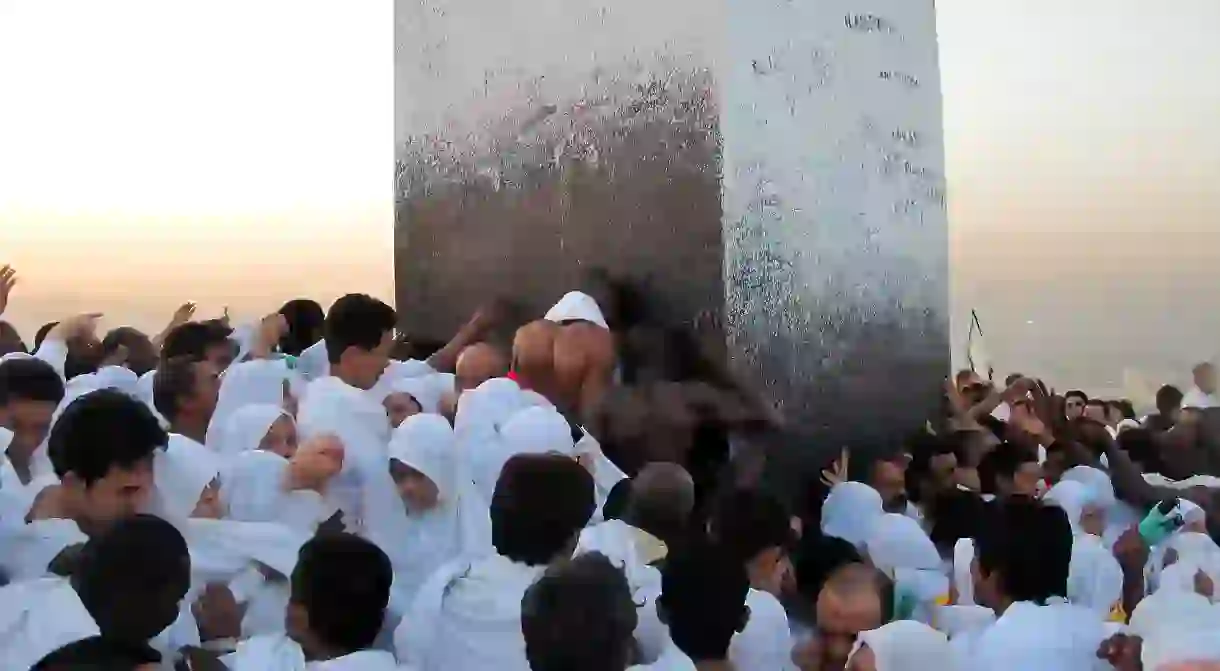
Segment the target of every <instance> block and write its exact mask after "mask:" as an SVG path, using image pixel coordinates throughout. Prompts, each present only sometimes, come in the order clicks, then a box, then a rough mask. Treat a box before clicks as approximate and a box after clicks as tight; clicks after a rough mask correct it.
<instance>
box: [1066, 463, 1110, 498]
mask: <svg viewBox="0 0 1220 671" xmlns="http://www.w3.org/2000/svg"><path fill="white" fill-rule="evenodd" d="M1060 479H1061V480H1069V481H1075V482H1079V483H1080V484H1082V485H1084V486H1085V489H1086V490H1087V492H1088V501H1089V504H1090V505H1095V506H1098V507H1100V508H1105V509H1109V508H1111V507H1113V506H1114V504H1115V503H1117V499H1116V498H1115V496H1114V485H1113V484H1111V482H1110V476H1109V475H1106V472H1105V471H1103V470H1101V469H1097V468H1093V467H1092V466H1076V467H1074V468H1069V469H1068V470H1067V471H1065V472H1064V473H1063V477H1062V478H1060Z"/></svg>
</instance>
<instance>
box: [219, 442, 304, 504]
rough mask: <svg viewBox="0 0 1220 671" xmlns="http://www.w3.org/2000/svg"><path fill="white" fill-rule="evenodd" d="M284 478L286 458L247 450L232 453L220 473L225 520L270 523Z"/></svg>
mask: <svg viewBox="0 0 1220 671" xmlns="http://www.w3.org/2000/svg"><path fill="white" fill-rule="evenodd" d="M287 478H288V460H287V459H285V458H283V457H281V456H280V455H278V454H274V453H272V452H266V451H263V450H251V451H249V452H242V453H241V454H238V455H237V456H235V457H234V458H233V460H232V462H230V463H229V464H228V466H227V467H226V468H225V471H224V474H223V475H222V476H221V486H220V500H221V503H222V504H223V505H224V508H225V510H226V511H227V515H228V518H229V519H232V520H240V521H243V522H270V521H273V520H275V519H276V515H277V512H278V510H277V508H278V504H279V503H280V501H281V500H282V499H283V487H284V482H285V481H286V480H287Z"/></svg>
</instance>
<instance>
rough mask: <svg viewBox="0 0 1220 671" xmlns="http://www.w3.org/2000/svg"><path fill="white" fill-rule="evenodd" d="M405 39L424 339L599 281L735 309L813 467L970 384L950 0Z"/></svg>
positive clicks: (731, 312) (534, 0)
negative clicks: (946, 125)
mask: <svg viewBox="0 0 1220 671" xmlns="http://www.w3.org/2000/svg"><path fill="white" fill-rule="evenodd" d="M396 22H397V30H396V59H397V60H396V73H395V101H396V102H395V104H396V110H395V142H396V196H397V223H396V250H397V258H396V267H397V286H398V297H397V300H398V307H399V310H400V312H401V313H402V314H403V315H404V319H405V320H406V321H407V322H408V324H409V326H410V330H411V331H412V332H413V333H416V334H420V335H423V336H428V337H443V336H444V335H445V334H447V333H449V332H451V331H452V330H453V329H454V328H455V327H456V326H457V325H458V324H459V323H460V321H461V320H462V319H463V318H464V317H465V316H466V315H468V314H469V312H470V311H471V310H472V309H473V308H474V307H475V306H476V304H477V303H478V302H479V300H480V299H481V298H483V297H485V296H487V294H488V293H489V292H499V293H508V294H510V295H511V296H513V297H514V298H517V299H521V300H525V301H526V302H527V303H529V304H530V308H531V309H532V310H533V312H535V313H537V314H539V315H540V314H541V313H542V311H543V310H545V308H546V307H547V306H548V305H549V303H551V302H553V301H554V300H555V299H556V298H558V296H560V295H561V294H562V293H563V292H564V291H566V290H568V289H569V288H572V287H573V286H574V284H575V283H576V282H577V280H578V278H579V277H580V276H581V274H582V271H583V270H585V269H587V268H589V267H593V266H599V267H604V268H606V269H608V270H610V271H612V272H615V273H622V274H627V275H630V276H633V277H639V278H648V279H650V280H651V282H650V286H651V287H653V288H654V289H655V290H656V291H658V292H659V294H660V298H661V299H662V300H663V301H664V302H665V305H666V306H667V310H668V311H670V312H672V313H673V314H674V315H679V316H682V317H683V318H685V317H688V316H690V315H694V314H695V313H696V312H698V311H700V310H706V309H713V310H717V311H720V312H722V314H723V315H724V317H725V319H724V322H725V324H726V327H727V331H728V333H727V337H728V341H729V345H730V353H731V355H732V360H733V363H734V365H736V366H737V367H738V368H739V370H741V371H742V372H743V373H745V374H746V375H748V376H749V377H750V378H751V379H753V380H754V381H755V382H756V383H758V384H759V385H760V386H762V387H763V388H764V389H765V390H766V392H767V393H768V394H769V395H770V396H771V397H773V398H775V399H776V400H777V401H778V402H780V403H781V404H782V406H783V409H784V411H785V414H786V416H787V418H788V419H789V421H790V423H791V424H792V425H793V427H794V429H793V439H794V442H796V443H799V444H800V445H802V446H805V449H802V450H797V451H795V452H794V453H797V454H802V455H804V454H808V453H809V451H814V452H818V453H820V454H822V455H823V456H824V455H825V454H826V452H825V451H826V450H837V449H838V447H839V446H841V445H844V444H852V445H855V446H858V447H861V448H862V449H880V448H881V447H884V446H886V445H887V444H891V445H892V444H894V442H893V441H895V439H896V438H897V437H899V436H900V435H901V434H903V433H905V432H907V431H909V430H911V429H912V428H913V427H916V426H919V425H921V424H922V422H923V419H924V418H925V417H926V416H927V415H928V413H929V411H930V410H931V409H932V408H933V406H934V405H935V403H936V399H937V395H938V394H937V392H938V388H939V386H940V383H941V381H942V380H943V379H944V377H945V376H946V374H947V373H948V366H949V349H948V262H947V223H946V214H945V193H944V189H945V186H944V153H943V140H942V124H941V97H940V78H939V71H938V64H937V48H936V24H935V11H934V7H933V0H667V1H666V2H660V3H658V2H654V1H652V0H614V1H613V2H611V1H610V0H396ZM810 458H812V457H810Z"/></svg>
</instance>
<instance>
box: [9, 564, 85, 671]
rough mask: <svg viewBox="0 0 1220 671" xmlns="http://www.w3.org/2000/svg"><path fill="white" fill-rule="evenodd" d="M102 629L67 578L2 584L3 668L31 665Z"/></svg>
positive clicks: (26, 667) (21, 667)
mask: <svg viewBox="0 0 1220 671" xmlns="http://www.w3.org/2000/svg"><path fill="white" fill-rule="evenodd" d="M100 633H101V631H100V630H99V629H98V627H97V623H96V622H94V621H93V616H91V615H90V614H89V611H87V610H85V606H84V604H82V603H81V601H80V597H78V596H77V595H76V591H75V590H74V589H72V586H71V585H70V584H69V583H68V580H67V579H65V578H58V577H56V578H41V579H38V580H32V581H27V582H19V583H13V584H11V585H8V586H7V587H4V588H0V668H4V669H29V668H31V667H33V666H34V665H35V664H37V663H38V662H39V661H41V660H42V658H43V657H46V656H47V655H49V654H51V653H52V652H55V651H56V650H58V649H60V648H62V647H63V646H65V645H68V644H69V643H75V642H76V641H80V640H83V639H86V638H89V637H92V636H97V635H99V634H100Z"/></svg>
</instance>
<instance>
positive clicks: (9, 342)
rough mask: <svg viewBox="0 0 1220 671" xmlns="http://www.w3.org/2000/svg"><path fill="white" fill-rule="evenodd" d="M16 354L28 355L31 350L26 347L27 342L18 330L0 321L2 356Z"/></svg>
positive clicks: (0, 352) (0, 350)
mask: <svg viewBox="0 0 1220 671" xmlns="http://www.w3.org/2000/svg"><path fill="white" fill-rule="evenodd" d="M14 352H20V353H23V354H28V353H29V349H28V348H27V347H26V346H25V340H22V338H21V333H19V332H18V331H17V328H16V327H15V326H13V325H12V324H10V323H8V322H6V321H4V320H2V319H0V356H3V355H5V354H12V353H14Z"/></svg>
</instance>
